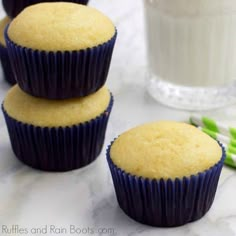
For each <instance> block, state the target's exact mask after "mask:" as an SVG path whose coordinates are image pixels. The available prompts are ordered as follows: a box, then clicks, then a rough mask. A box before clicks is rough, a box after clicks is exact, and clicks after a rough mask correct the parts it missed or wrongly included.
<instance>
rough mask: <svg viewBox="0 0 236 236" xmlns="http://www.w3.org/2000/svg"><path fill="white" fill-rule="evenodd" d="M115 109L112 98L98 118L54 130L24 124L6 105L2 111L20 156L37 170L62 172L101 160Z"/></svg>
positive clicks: (19, 157)
mask: <svg viewBox="0 0 236 236" xmlns="http://www.w3.org/2000/svg"><path fill="white" fill-rule="evenodd" d="M112 106H113V96H112V95H111V99H110V103H109V106H108V108H107V109H106V110H105V111H104V112H103V113H102V114H101V115H99V116H98V117H96V118H95V119H92V120H90V121H88V122H84V123H81V124H78V125H73V126H69V127H53V128H49V127H38V126H34V125H30V124H26V123H22V122H20V121H17V120H15V119H14V118H12V117H10V116H9V115H8V114H7V112H6V111H5V109H4V107H3V105H2V110H3V114H4V117H5V120H6V124H7V128H8V132H9V136H10V141H11V145H12V149H13V151H14V153H15V155H16V157H17V158H18V159H19V160H20V161H22V162H23V163H25V164H26V165H29V166H31V167H33V168H35V169H40V170H45V171H55V172H61V171H69V170H74V169H78V168H81V167H84V166H86V165H88V164H90V163H91V162H93V161H94V160H95V159H96V158H97V157H98V155H99V154H100V152H101V150H102V147H103V143H104V139H105V134H106V127H107V123H108V120H109V116H110V113H111V109H112Z"/></svg>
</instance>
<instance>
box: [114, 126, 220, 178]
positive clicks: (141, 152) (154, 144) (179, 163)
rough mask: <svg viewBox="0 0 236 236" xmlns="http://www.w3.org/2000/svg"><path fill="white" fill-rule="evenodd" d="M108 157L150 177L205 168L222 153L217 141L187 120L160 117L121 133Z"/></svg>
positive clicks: (122, 166)
mask: <svg viewBox="0 0 236 236" xmlns="http://www.w3.org/2000/svg"><path fill="white" fill-rule="evenodd" d="M110 155H111V159H112V160H113V162H114V164H116V166H118V167H119V168H121V169H122V170H124V171H126V172H128V173H131V174H134V175H136V176H142V177H146V178H150V179H160V178H164V179H168V178H171V179H175V178H177V177H178V178H182V177H184V176H186V177H189V176H191V175H192V174H197V173H199V172H202V171H205V170H207V169H209V168H210V167H212V166H214V165H215V164H216V163H217V162H218V161H219V160H220V159H221V157H222V150H221V147H220V146H219V144H218V143H217V142H216V141H215V140H214V139H212V138H211V137H209V136H208V135H207V134H205V133H203V132H202V131H200V130H199V129H197V128H196V127H194V126H191V125H189V124H185V123H180V122H172V121H160V122H154V123H148V124H144V125H141V126H138V127H136V128H133V129H131V130H129V131H127V132H125V133H123V134H121V135H120V136H119V137H118V138H117V139H116V140H115V142H114V143H113V144H112V146H111V150H110Z"/></svg>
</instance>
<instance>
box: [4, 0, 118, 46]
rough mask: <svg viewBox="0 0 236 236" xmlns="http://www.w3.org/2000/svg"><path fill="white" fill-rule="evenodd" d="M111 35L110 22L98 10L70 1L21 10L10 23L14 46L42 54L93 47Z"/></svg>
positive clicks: (9, 32) (112, 29)
mask: <svg viewBox="0 0 236 236" xmlns="http://www.w3.org/2000/svg"><path fill="white" fill-rule="evenodd" d="M114 34H115V27H114V25H113V23H112V21H111V20H110V19H109V18H108V17H106V16H105V15H104V14H103V13H101V12H100V11H98V10H96V9H94V8H91V7H88V6H84V5H80V4H76V3H70V2H54V3H39V4H35V5H32V6H30V7H27V8H25V9H24V10H23V11H22V12H21V13H20V14H19V15H18V16H17V17H16V18H15V19H14V20H13V21H12V23H11V24H10V27H9V30H8V36H9V38H10V39H11V40H12V41H13V42H14V43H16V44H18V45H20V46H24V47H28V48H32V49H38V50H45V51H67V50H68V51H72V50H80V49H86V48H91V47H95V46H97V45H99V44H103V43H105V42H107V41H108V40H110V39H111V38H112V37H113V36H114Z"/></svg>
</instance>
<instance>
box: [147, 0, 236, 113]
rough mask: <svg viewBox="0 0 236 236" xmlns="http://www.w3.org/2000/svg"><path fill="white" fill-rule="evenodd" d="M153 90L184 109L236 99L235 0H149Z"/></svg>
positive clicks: (161, 99) (161, 98) (165, 101)
mask: <svg viewBox="0 0 236 236" xmlns="http://www.w3.org/2000/svg"><path fill="white" fill-rule="evenodd" d="M144 9H145V19H146V32H147V53H148V61H149V71H148V84H147V88H148V91H149V93H150V94H151V95H152V96H153V97H154V98H155V99H156V100H158V101H159V102H161V103H163V104H166V105H169V106H172V107H176V108H182V109H188V110H205V109H211V108H217V107H222V106H225V105H228V104H231V103H234V102H236V0H144Z"/></svg>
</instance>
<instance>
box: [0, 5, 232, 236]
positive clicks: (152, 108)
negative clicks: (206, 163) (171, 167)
mask: <svg viewBox="0 0 236 236" xmlns="http://www.w3.org/2000/svg"><path fill="white" fill-rule="evenodd" d="M91 5H92V6H95V7H97V8H99V9H100V10H101V11H103V12H105V13H106V14H107V15H109V16H110V17H111V18H112V19H113V20H114V22H115V24H116V26H117V28H118V32H119V35H118V40H117V44H116V48H115V52H114V56H113V61H112V65H111V69H110V74H109V78H108V83H107V85H108V86H109V88H110V89H111V91H112V92H113V94H114V97H115V104H114V109H113V112H112V115H111V119H110V122H109V125H108V129H107V135H106V140H105V146H104V148H103V151H102V153H101V155H100V156H99V158H98V159H97V160H96V161H95V162H94V163H93V164H91V165H90V166H88V167H86V168H83V169H81V170H75V171H71V172H67V173H60V174H59V173H47V172H41V171H37V170H34V169H31V168H29V167H27V166H25V165H23V164H22V163H20V162H19V161H18V160H17V159H16V158H15V157H14V154H13V152H12V150H11V147H10V143H9V138H8V134H7V130H6V126H5V123H4V119H3V116H2V114H0V235H4V236H5V235H50V236H54V235H62V236H64V235H121V236H123V235H127V236H138V235H144V236H158V235H160V236H162V235H165V236H182V235H188V236H222V235H224V236H235V235H236V204H235V201H236V170H233V169H230V168H228V167H224V169H223V173H222V175H221V178H220V183H219V188H218V191H217V194H216V198H215V201H214V204H213V206H212V208H211V210H210V211H209V213H208V214H207V215H206V216H205V217H204V218H202V219H201V220H199V221H197V222H195V223H191V224H187V225H186V226H183V227H178V228H170V229H161V228H153V227H149V226H145V225H141V224H139V223H136V222H134V221H133V220H131V219H130V218H128V217H127V216H126V215H125V214H124V213H123V212H122V211H121V210H120V209H119V207H118V204H117V201H116V198H115V193H114V190H113V185H112V181H111V176H110V173H109V170H108V166H107V163H106V159H105V150H106V147H107V145H108V144H109V143H110V141H111V140H113V139H114V137H116V136H117V135H118V134H120V133H121V132H123V131H124V130H126V129H128V128H130V127H133V126H135V125H137V124H140V123H143V122H147V121H153V120H161V119H171V120H187V119H188V117H189V113H188V112H184V111H178V110H174V109H170V108H167V107H164V106H162V105H160V104H158V103H156V102H154V101H153V100H152V98H150V97H149V96H148V94H147V93H146V92H145V71H146V65H147V63H146V57H145V37H144V27H143V14H142V2H141V0H128V1H126V0H119V1H117V0H91ZM0 15H1V16H3V15H4V13H3V10H2V8H0ZM0 77H1V78H0V99H1V101H2V100H3V98H4V96H5V94H6V91H7V89H8V88H9V86H8V85H7V84H6V83H5V82H4V81H3V79H2V72H1V71H0ZM235 108H236V105H235V106H231V107H228V108H225V109H223V110H217V111H211V112H210V113H209V114H210V115H214V116H217V117H218V118H220V119H225V120H227V121H228V122H231V123H234V124H235V123H236V122H235V121H234V120H235V118H236V109H235ZM4 225H6V226H8V227H11V226H12V225H18V226H20V227H22V228H27V229H28V230H30V229H32V228H34V227H38V228H40V229H43V227H45V226H48V227H49V226H50V225H55V226H56V227H60V228H65V229H67V232H61V233H57V234H56V233H49V232H47V233H45V234H43V233H37V234H32V233H30V232H28V234H19V233H18V234H13V233H11V234H4V233H2V231H1V230H2V226H4ZM70 225H74V226H76V227H78V228H80V229H84V230H86V229H87V230H88V227H89V228H90V229H91V228H92V229H94V230H97V229H99V228H107V229H109V228H111V229H114V234H108V233H100V234H98V233H96V232H94V234H92V232H90V233H89V232H88V231H86V233H84V234H82V233H81V234H78V233H79V232H78V233H77V234H76V233H70V232H69V227H70Z"/></svg>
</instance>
